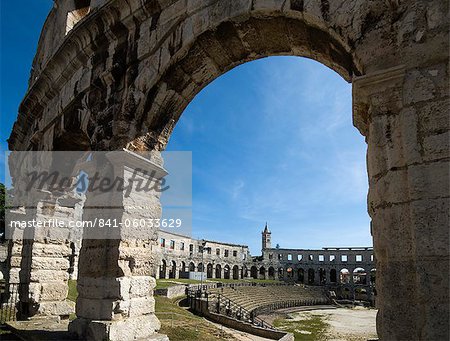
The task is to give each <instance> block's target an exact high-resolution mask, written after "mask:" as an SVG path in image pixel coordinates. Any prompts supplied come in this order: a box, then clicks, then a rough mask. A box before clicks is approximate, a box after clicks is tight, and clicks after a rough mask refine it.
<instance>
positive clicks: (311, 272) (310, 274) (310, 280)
mask: <svg viewBox="0 0 450 341" xmlns="http://www.w3.org/2000/svg"><path fill="white" fill-rule="evenodd" d="M314 277H315V271H314V269H309V270H308V284H309V285H313V284H314V281H315V278H314Z"/></svg>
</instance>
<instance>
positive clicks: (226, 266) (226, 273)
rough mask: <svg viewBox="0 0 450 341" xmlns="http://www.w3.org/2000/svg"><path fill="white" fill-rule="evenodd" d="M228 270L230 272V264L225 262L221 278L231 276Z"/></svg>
mask: <svg viewBox="0 0 450 341" xmlns="http://www.w3.org/2000/svg"><path fill="white" fill-rule="evenodd" d="M230 272H231V269H230V266H229V265H228V264H226V265H225V266H224V267H223V278H224V279H230V278H231V274H230Z"/></svg>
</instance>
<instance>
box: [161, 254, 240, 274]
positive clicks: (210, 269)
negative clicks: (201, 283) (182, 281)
mask: <svg viewBox="0 0 450 341" xmlns="http://www.w3.org/2000/svg"><path fill="white" fill-rule="evenodd" d="M188 272H206V277H207V278H219V279H220V278H223V279H243V278H245V277H247V276H248V270H247V268H246V267H239V266H238V265H228V264H225V265H221V264H215V265H214V264H211V263H208V264H206V266H204V265H203V263H198V265H195V263H194V262H190V263H188V264H187V263H186V262H181V263H180V265H177V263H176V262H175V261H166V260H164V259H163V260H162V261H161V264H160V267H159V274H158V275H159V278H169V279H170V278H183V277H184V276H186V274H187V273H188Z"/></svg>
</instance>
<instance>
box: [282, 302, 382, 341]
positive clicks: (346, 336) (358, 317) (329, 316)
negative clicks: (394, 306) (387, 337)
mask: <svg viewBox="0 0 450 341" xmlns="http://www.w3.org/2000/svg"><path fill="white" fill-rule="evenodd" d="M376 314H377V310H375V309H366V308H359V307H356V308H353V309H347V308H337V309H320V310H311V311H304V312H298V313H293V314H290V315H291V316H292V317H293V318H294V320H301V319H305V317H308V316H311V315H321V316H323V319H324V321H325V322H326V323H328V324H329V325H330V326H329V328H328V330H327V340H328V341H366V340H367V339H371V338H376V337H377V333H376V324H375V319H376Z"/></svg>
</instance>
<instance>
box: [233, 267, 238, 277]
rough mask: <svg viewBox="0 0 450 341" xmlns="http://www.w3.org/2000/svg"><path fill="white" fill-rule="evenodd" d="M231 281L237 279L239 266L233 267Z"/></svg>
mask: <svg viewBox="0 0 450 341" xmlns="http://www.w3.org/2000/svg"><path fill="white" fill-rule="evenodd" d="M233 279H239V266H237V265H235V266H233Z"/></svg>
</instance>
